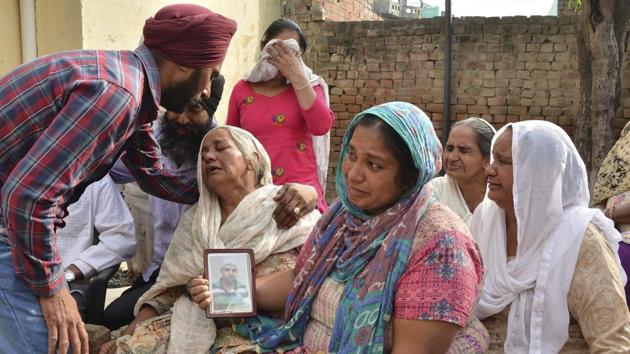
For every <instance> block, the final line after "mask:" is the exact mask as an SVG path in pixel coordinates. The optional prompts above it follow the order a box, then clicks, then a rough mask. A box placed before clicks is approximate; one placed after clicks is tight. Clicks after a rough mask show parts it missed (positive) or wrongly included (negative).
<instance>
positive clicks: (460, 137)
mask: <svg viewBox="0 0 630 354" xmlns="http://www.w3.org/2000/svg"><path fill="white" fill-rule="evenodd" d="M443 160H444V169H445V170H446V174H447V175H448V176H449V177H451V178H452V179H453V180H455V181H456V182H457V183H465V182H468V181H471V180H476V178H478V177H483V176H484V168H485V167H487V166H488V162H489V159H488V158H487V157H485V156H483V154H482V153H481V150H479V145H477V133H476V132H475V130H474V129H473V128H471V127H467V126H458V127H454V128H453V129H452V130H451V132H450V133H449V135H448V141H447V142H446V148H445V149H444V154H443Z"/></svg>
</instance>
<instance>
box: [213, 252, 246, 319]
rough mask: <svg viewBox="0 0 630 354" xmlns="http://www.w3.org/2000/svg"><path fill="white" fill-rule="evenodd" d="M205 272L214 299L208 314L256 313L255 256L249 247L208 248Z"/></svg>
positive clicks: (231, 315)
mask: <svg viewBox="0 0 630 354" xmlns="http://www.w3.org/2000/svg"><path fill="white" fill-rule="evenodd" d="M204 258H205V268H206V269H205V274H206V279H208V284H209V288H210V292H211V293H212V302H211V304H210V306H208V309H207V311H206V312H207V316H208V317H247V316H254V315H256V302H255V299H256V296H255V292H256V286H255V277H254V276H253V275H254V274H255V273H254V255H253V252H252V250H250V249H221V250H206V251H205V257H204Z"/></svg>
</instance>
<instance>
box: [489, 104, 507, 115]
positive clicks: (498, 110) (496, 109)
mask: <svg viewBox="0 0 630 354" xmlns="http://www.w3.org/2000/svg"><path fill="white" fill-rule="evenodd" d="M488 113H490V114H498V115H505V114H507V106H491V107H490V109H489V110H488Z"/></svg>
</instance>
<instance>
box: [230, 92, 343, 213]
mask: <svg viewBox="0 0 630 354" xmlns="http://www.w3.org/2000/svg"><path fill="white" fill-rule="evenodd" d="M314 89H315V93H316V94H317V99H316V100H315V103H314V104H313V106H312V107H310V108H309V109H307V110H303V109H301V108H300V105H299V103H298V100H297V97H296V96H295V92H294V91H293V88H291V87H288V88H287V90H286V91H283V92H281V93H279V94H277V95H275V96H271V97H270V96H264V95H260V94H258V93H256V92H255V91H254V90H253V89H252V86H251V85H250V84H249V83H248V82H246V81H244V80H241V81H239V82H238V83H237V84H236V86H234V89H233V90H232V95H231V96H230V103H229V107H228V117H227V122H226V123H227V124H228V125H233V126H237V127H241V128H243V129H245V130H247V131H249V132H251V133H252V134H253V135H254V136H255V137H256V138H257V139H258V140H260V142H261V143H262V145H263V146H264V147H265V150H267V153H268V154H269V157H270V158H271V173H272V175H273V183H274V184H276V185H282V184H284V183H288V182H296V183H302V184H308V185H311V186H313V187H314V188H315V189H316V190H317V193H318V195H319V200H318V203H317V206H318V208H319V210H320V211H323V210H325V209H326V207H327V205H326V201H325V200H324V193H323V190H322V186H321V185H320V183H319V180H318V179H317V165H316V161H315V153H314V151H313V135H324V134H326V133H327V132H328V131H329V130H330V128H331V127H332V124H333V121H334V115H333V113H332V111H331V110H330V108H328V105H327V104H326V100H325V96H324V92H323V90H322V88H321V86H315V87H314Z"/></svg>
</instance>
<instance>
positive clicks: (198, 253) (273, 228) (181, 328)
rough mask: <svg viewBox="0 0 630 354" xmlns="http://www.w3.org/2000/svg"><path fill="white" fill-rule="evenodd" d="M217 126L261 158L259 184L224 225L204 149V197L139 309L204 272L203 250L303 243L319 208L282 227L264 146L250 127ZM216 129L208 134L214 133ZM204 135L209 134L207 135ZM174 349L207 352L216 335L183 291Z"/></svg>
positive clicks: (270, 250)
mask: <svg viewBox="0 0 630 354" xmlns="http://www.w3.org/2000/svg"><path fill="white" fill-rule="evenodd" d="M215 129H227V130H229V131H230V134H231V136H232V137H233V139H234V142H235V143H236V145H238V146H239V149H240V150H241V152H242V154H243V157H244V158H245V159H246V160H251V159H253V160H254V161H256V167H257V172H258V173H259V176H261V178H260V184H261V185H262V186H261V187H259V188H258V189H256V190H255V191H254V192H252V193H250V194H248V195H247V196H246V197H245V198H243V200H242V201H241V202H240V203H239V205H238V206H237V207H236V209H234V211H233V212H232V214H230V216H229V217H228V218H227V219H226V220H225V222H224V224H223V225H221V207H220V205H219V198H218V197H217V195H216V194H215V193H214V192H213V191H212V190H209V189H208V188H207V187H206V186H205V185H204V183H203V178H202V168H201V154H200V155H199V158H198V160H197V180H198V181H199V182H198V183H199V202H197V204H195V205H194V206H193V207H191V208H190V209H189V210H188V211H187V212H186V213H185V214H184V215H183V216H182V218H181V220H180V222H179V224H178V226H177V229H176V230H175V233H174V234H173V240H172V242H171V244H170V246H169V248H168V251H167V252H166V256H165V258H164V262H163V264H162V268H161V269H160V275H159V276H158V278H157V281H156V283H155V284H154V285H153V286H152V287H151V288H150V289H149V290H148V291H147V292H146V293H144V295H143V296H142V297H141V298H140V299H139V300H138V302H137V303H136V306H135V309H134V313H135V314H136V315H137V313H138V311H139V310H140V308H141V307H142V305H143V304H144V303H145V302H146V301H148V300H149V299H151V298H154V297H156V296H158V295H160V294H162V293H163V292H164V291H166V290H167V289H169V288H172V287H176V286H180V285H184V284H186V283H187V282H188V281H189V280H190V279H191V278H193V277H197V276H200V275H203V272H204V260H203V250H204V249H207V248H215V249H221V248H250V249H252V250H253V251H254V259H255V261H256V263H260V262H262V261H263V260H265V259H266V258H267V257H268V256H269V255H271V254H274V253H280V252H285V251H288V250H291V249H293V248H295V247H297V246H300V245H302V244H303V243H304V242H305V241H306V238H307V237H308V235H309V233H310V231H311V229H312V228H313V226H314V225H315V223H316V221H317V219H318V218H319V216H320V213H319V212H318V211H316V210H314V211H313V212H311V213H309V214H308V215H306V216H304V217H302V219H300V221H299V222H298V223H297V224H296V225H295V226H293V227H291V228H290V229H286V230H281V229H278V227H277V225H276V222H275V220H273V218H272V217H271V216H272V213H273V210H274V209H275V207H276V202H275V201H274V200H273V197H274V196H275V195H276V194H277V192H278V190H279V189H280V187H279V186H274V185H273V184H271V168H270V166H271V164H270V162H269V156H268V155H267V153H266V152H265V150H264V148H263V147H262V145H261V144H260V142H258V140H256V138H254V136H253V135H251V134H250V133H249V132H247V131H245V130H243V129H240V128H236V127H229V126H222V127H218V128H215ZM211 133H212V131H211V132H210V133H208V134H211ZM204 139H205V138H204ZM172 313H173V314H172V318H171V336H170V340H169V345H168V352H169V353H206V352H207V351H208V350H210V348H211V346H212V344H213V343H214V340H215V337H216V328H215V325H214V321H213V320H211V319H208V318H207V317H206V313H205V312H204V311H202V310H201V309H199V307H197V305H196V304H195V303H194V302H192V300H191V299H190V298H189V296H188V295H187V294H185V295H182V296H180V297H179V298H178V299H177V301H176V303H175V305H174V306H173V309H172Z"/></svg>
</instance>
